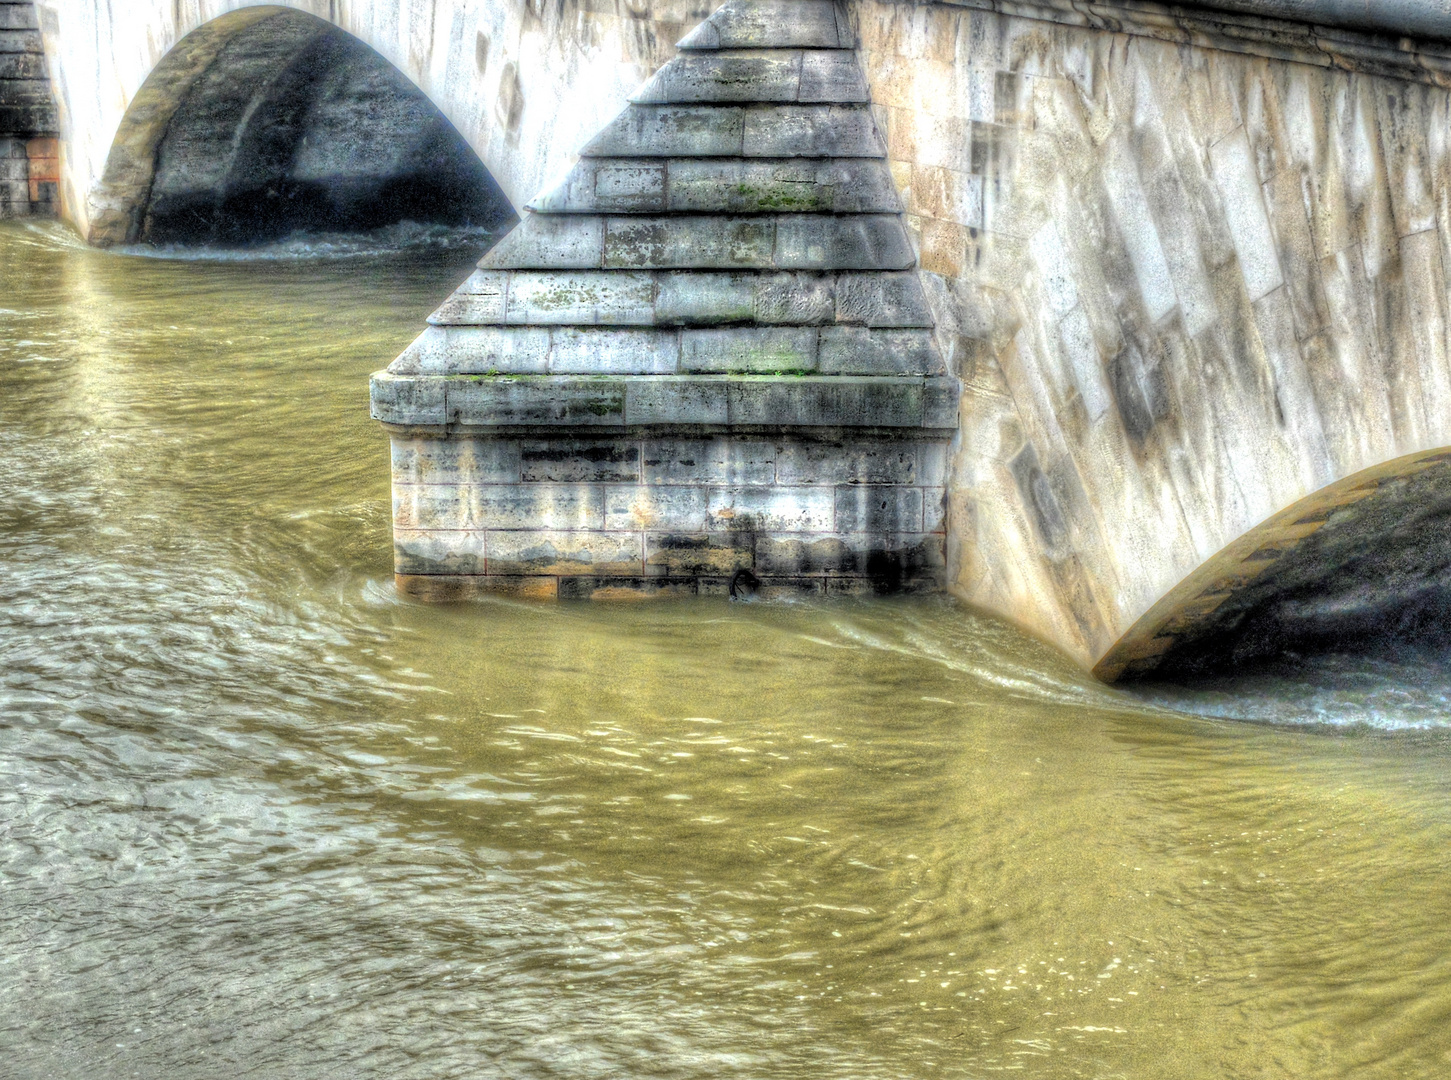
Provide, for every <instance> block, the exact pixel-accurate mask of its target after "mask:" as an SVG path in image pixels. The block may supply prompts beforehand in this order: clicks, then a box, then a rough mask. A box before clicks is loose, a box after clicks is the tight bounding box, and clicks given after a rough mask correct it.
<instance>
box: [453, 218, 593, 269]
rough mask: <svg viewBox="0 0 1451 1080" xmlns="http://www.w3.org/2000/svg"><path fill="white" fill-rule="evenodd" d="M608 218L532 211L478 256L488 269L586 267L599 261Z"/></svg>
mask: <svg viewBox="0 0 1451 1080" xmlns="http://www.w3.org/2000/svg"><path fill="white" fill-rule="evenodd" d="M604 244H605V221H604V219H603V218H600V217H591V216H586V215H583V214H531V215H529V216H528V217H526V218H525V219H524V220H523V221H521V222H520V223H519V224H518V225H517V226H516V227H515V228H514V229H513V231H511V232H509V233H508V234H507V235H506V236H505V237H504V238H503V239H502V240H500V241H499V242H498V243H497V244H495V245H494V247H492V248H491V249H490V250H489V252H488V254H486V255H485V256H484V257H483V258H482V259H480V260H479V266H480V267H481V268H482V269H485V270H536V269H558V270H576V269H578V270H585V269H590V268H592V267H598V266H599V265H600V260H601V257H602V256H603V253H604Z"/></svg>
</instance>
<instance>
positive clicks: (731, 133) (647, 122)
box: [580, 105, 782, 158]
mask: <svg viewBox="0 0 1451 1080" xmlns="http://www.w3.org/2000/svg"><path fill="white" fill-rule="evenodd" d="M745 127H746V110H745V109H742V108H715V107H712V106H708V105H632V106H630V107H629V108H628V109H626V110H625V111H624V112H622V113H621V114H620V115H619V116H617V117H615V119H614V120H612V121H610V123H609V124H608V125H607V126H606V127H605V129H604V130H603V131H601V132H600V133H599V134H598V135H596V136H595V137H594V138H593V139H591V140H590V141H589V142H588V143H586V144H585V147H584V149H583V150H581V151H580V154H581V155H582V156H584V157H626V158H628V157H683V156H690V157H717V156H732V155H738V154H740V153H741V148H742V143H743V139H744V136H745ZM770 156H772V157H779V156H782V155H777V154H773V155H770Z"/></svg>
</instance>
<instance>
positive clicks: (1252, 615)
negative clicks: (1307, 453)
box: [1153, 451, 1451, 679]
mask: <svg viewBox="0 0 1451 1080" xmlns="http://www.w3.org/2000/svg"><path fill="white" fill-rule="evenodd" d="M1427 461H1428V462H1429V464H1428V466H1427V467H1424V468H1422V469H1420V470H1418V471H1417V472H1415V473H1414V474H1411V475H1403V476H1390V477H1385V478H1383V479H1380V480H1378V481H1374V482H1373V484H1374V486H1373V491H1372V493H1371V494H1370V495H1368V496H1367V497H1365V498H1362V499H1359V500H1358V501H1356V502H1355V503H1353V504H1349V505H1344V506H1340V507H1330V508H1327V509H1326V510H1325V511H1323V512H1322V513H1323V517H1324V519H1325V524H1324V525H1323V527H1321V528H1320V529H1319V531H1317V532H1315V533H1314V534H1313V535H1312V536H1310V537H1308V538H1307V539H1305V540H1303V541H1301V542H1299V543H1298V544H1296V545H1295V546H1294V547H1292V548H1287V549H1286V550H1285V551H1284V553H1283V554H1279V553H1278V552H1275V551H1270V552H1269V553H1268V557H1272V558H1274V560H1275V561H1274V562H1273V564H1272V565H1271V566H1270V568H1269V569H1267V570H1266V571H1264V572H1263V573H1262V574H1260V575H1258V576H1257V577H1256V578H1255V579H1254V580H1253V581H1252V582H1250V583H1248V584H1246V585H1244V586H1243V587H1242V588H1240V589H1238V590H1236V592H1235V593H1234V594H1233V595H1232V596H1231V597H1230V598H1229V599H1228V600H1226V601H1225V602H1224V603H1223V604H1222V605H1220V607H1219V608H1217V609H1216V610H1215V611H1214V613H1213V614H1212V615H1211V616H1209V617H1208V618H1205V619H1203V620H1201V621H1200V622H1199V623H1198V625H1197V626H1195V627H1194V628H1193V629H1192V630H1191V631H1189V632H1186V633H1184V634H1182V635H1181V636H1180V638H1179V640H1178V641H1177V642H1176V644H1175V646H1174V648H1173V649H1172V650H1171V651H1170V652H1169V653H1167V654H1166V655H1165V657H1164V659H1163V661H1162V662H1161V663H1160V664H1159V666H1158V667H1157V668H1156V670H1155V671H1154V674H1153V678H1156V679H1158V678H1193V677H1198V676H1205V675H1220V674H1227V673H1233V672H1237V671H1242V670H1244V668H1245V667H1246V666H1254V665H1258V664H1263V663H1266V662H1271V661H1276V660H1280V659H1284V658H1286V657H1287V656H1289V657H1293V656H1296V655H1299V656H1307V655H1315V654H1324V653H1354V654H1357V655H1371V656H1374V655H1388V656H1394V655H1396V654H1398V653H1400V652H1402V651H1403V650H1404V649H1405V647H1406V646H1407V645H1420V646H1428V647H1433V648H1438V649H1445V648H1447V647H1451V451H1447V452H1445V453H1443V454H1438V455H1436V457H1435V458H1434V459H1427Z"/></svg>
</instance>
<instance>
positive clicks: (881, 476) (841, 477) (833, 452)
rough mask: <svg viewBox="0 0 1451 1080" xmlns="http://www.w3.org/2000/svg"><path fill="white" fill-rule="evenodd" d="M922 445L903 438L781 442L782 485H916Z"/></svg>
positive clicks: (779, 466) (778, 459)
mask: <svg viewBox="0 0 1451 1080" xmlns="http://www.w3.org/2000/svg"><path fill="white" fill-rule="evenodd" d="M917 470H918V446H917V444H916V443H914V442H906V441H904V440H901V439H861V438H853V439H850V440H841V439H822V440H818V439H797V440H789V441H788V440H781V439H778V440H777V444H776V480H777V481H778V482H779V483H782V484H832V485H835V484H912V483H915V482H916V481H917Z"/></svg>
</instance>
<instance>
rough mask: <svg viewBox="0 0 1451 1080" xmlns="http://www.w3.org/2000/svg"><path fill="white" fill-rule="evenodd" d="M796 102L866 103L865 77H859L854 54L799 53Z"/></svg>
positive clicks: (841, 51)
mask: <svg viewBox="0 0 1451 1080" xmlns="http://www.w3.org/2000/svg"><path fill="white" fill-rule="evenodd" d="M756 100H761V99H756ZM765 100H775V99H770V98H768V99H765ZM781 100H790V99H789V98H787V99H781ZM796 100H797V101H801V102H818V101H819V102H832V103H839V104H848V103H856V102H866V101H870V100H871V95H870V94H869V93H868V92H867V82H866V78H865V77H864V76H863V75H862V69H861V65H859V64H858V63H857V59H856V54H855V53H854V52H852V51H851V50H850V49H821V50H816V49H810V50H807V51H805V52H803V53H802V54H801V79H800V89H799V90H798V92H797V95H796Z"/></svg>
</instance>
